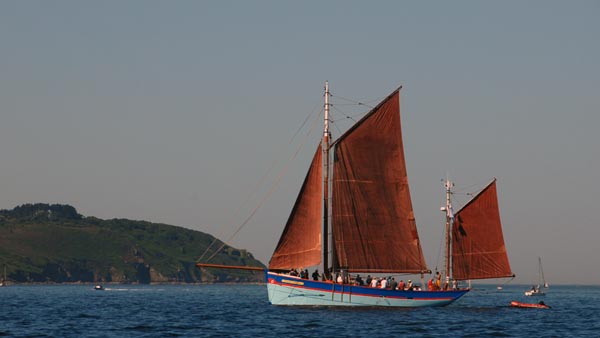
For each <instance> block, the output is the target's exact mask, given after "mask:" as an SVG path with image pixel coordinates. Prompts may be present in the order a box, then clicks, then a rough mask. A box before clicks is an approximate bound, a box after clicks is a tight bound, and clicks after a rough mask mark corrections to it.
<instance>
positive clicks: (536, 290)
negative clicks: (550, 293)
mask: <svg viewBox="0 0 600 338" xmlns="http://www.w3.org/2000/svg"><path fill="white" fill-rule="evenodd" d="M542 287H544V288H548V287H549V285H548V283H546V278H545V277H544V269H543V268H542V258H541V257H538V284H537V285H534V286H532V287H531V290H528V291H525V296H544V295H545V294H546V293H545V292H544V291H543V290H542Z"/></svg>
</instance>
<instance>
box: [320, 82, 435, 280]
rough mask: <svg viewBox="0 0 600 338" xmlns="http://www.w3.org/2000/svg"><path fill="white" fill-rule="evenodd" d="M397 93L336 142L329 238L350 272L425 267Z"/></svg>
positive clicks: (401, 270) (415, 269) (341, 263)
mask: <svg viewBox="0 0 600 338" xmlns="http://www.w3.org/2000/svg"><path fill="white" fill-rule="evenodd" d="M399 91H400V89H398V90H396V91H394V92H393V93H392V94H391V95H390V96H388V97H387V98H386V99H385V100H384V101H383V102H381V103H380V104H379V105H378V106H377V107H375V108H374V109H373V110H372V111H370V112H369V113H368V114H367V115H366V116H365V117H364V118H363V119H362V120H360V121H359V122H358V123H357V124H356V125H355V126H354V127H353V128H352V129H350V130H348V131H347V132H346V133H345V134H344V135H342V136H341V137H340V138H339V139H338V140H337V141H336V143H335V146H336V148H335V155H334V168H333V182H332V185H333V195H332V204H333V211H332V221H333V223H332V227H333V237H334V243H335V250H336V257H337V262H338V265H339V266H340V267H343V268H347V269H349V270H350V271H361V272H412V273H418V272H421V271H423V270H426V265H425V260H424V258H423V251H422V249H421V244H420V241H419V235H418V233H417V228H416V223H415V217H414V213H413V208H412V202H411V199H410V191H409V188H408V179H407V175H406V166H405V163H404V150H403V146H402V132H401V129H400V94H399Z"/></svg>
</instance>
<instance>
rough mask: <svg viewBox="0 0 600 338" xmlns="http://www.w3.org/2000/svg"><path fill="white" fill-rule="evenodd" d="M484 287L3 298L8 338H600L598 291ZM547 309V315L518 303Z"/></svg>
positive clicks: (51, 293)
mask: <svg viewBox="0 0 600 338" xmlns="http://www.w3.org/2000/svg"><path fill="white" fill-rule="evenodd" d="M526 289H527V286H516V285H515V286H507V287H505V288H504V290H503V291H501V292H498V291H496V289H495V286H483V287H482V286H478V287H475V289H474V290H473V291H471V292H470V293H468V294H467V295H466V296H464V297H463V298H461V299H460V300H459V301H457V302H455V303H454V304H452V305H450V306H448V307H444V308H416V309H374V308H370V309H339V308H300V307H276V306H272V305H270V304H269V303H268V301H267V293H266V287H265V286H264V285H194V286H181V285H179V286H164V285H158V286H131V285H112V286H108V287H107V290H105V291H94V290H93V289H92V286H91V285H53V286H46V285H44V286H38V285H36V286H8V287H4V288H0V336H7V337H169V336H184V337H272V336H275V335H278V336H289V337H375V336H379V337H399V336H420V337H484V336H485V337H490V336H491V337H600V315H599V310H600V306H599V305H598V304H600V287H589V286H585V287H583V286H551V288H550V289H549V291H548V293H547V295H546V296H545V297H539V298H536V299H533V298H531V297H525V296H523V291H525V290H526ZM538 299H543V300H544V301H545V302H546V304H548V305H551V306H552V308H551V309H549V310H540V309H516V308H511V307H509V306H508V304H509V303H510V301H511V300H519V301H530V302H531V301H536V300H538Z"/></svg>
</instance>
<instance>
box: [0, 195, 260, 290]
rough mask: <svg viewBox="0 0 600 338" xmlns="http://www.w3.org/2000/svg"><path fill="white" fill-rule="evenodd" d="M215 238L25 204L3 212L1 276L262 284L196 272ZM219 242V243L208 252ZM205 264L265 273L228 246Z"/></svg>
mask: <svg viewBox="0 0 600 338" xmlns="http://www.w3.org/2000/svg"><path fill="white" fill-rule="evenodd" d="M213 240H214V237H213V236H211V235H208V234H205V233H202V232H199V231H194V230H189V229H185V228H182V227H177V226H172V225H167V224H157V223H150V222H144V221H131V220H126V219H112V220H101V219H98V218H95V217H83V216H82V215H80V214H78V213H77V211H76V210H75V208H73V207H72V206H69V205H58V204H53V205H48V204H26V205H22V206H19V207H16V208H14V209H12V210H0V276H1V274H2V271H3V268H2V267H4V266H6V273H7V280H8V281H9V282H14V283H30V282H57V283H63V282H89V283H92V282H116V283H197V282H264V275H263V273H261V272H255V271H241V270H221V269H198V268H197V267H196V266H195V262H196V260H197V259H198V258H199V257H200V256H201V255H202V254H203V253H204V251H205V250H206V248H207V247H208V246H209V245H210V243H211V242H212V241H213ZM222 244H223V242H221V241H219V240H217V243H215V244H214V245H213V246H212V250H216V249H218V248H219V247H221V245H222ZM213 252H214V251H211V252H210V253H209V254H208V255H207V256H210V255H212V253H213ZM210 263H213V264H226V265H247V266H260V267H264V265H263V264H262V263H261V262H259V261H258V260H256V259H255V258H254V257H253V256H252V254H251V253H249V252H247V251H246V250H239V249H236V248H233V247H230V246H225V248H224V249H223V250H222V251H221V252H219V253H218V254H217V255H216V256H215V257H214V258H213V259H212V260H211V261H210Z"/></svg>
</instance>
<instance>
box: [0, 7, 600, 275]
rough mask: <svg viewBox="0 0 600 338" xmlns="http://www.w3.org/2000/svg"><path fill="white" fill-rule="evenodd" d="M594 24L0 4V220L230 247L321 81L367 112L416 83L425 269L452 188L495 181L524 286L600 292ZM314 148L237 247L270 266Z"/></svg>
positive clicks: (414, 117)
mask: <svg viewBox="0 0 600 338" xmlns="http://www.w3.org/2000/svg"><path fill="white" fill-rule="evenodd" d="M599 17H600V2H598V1H503V2H490V1H456V2H448V1H414V2H399V1H369V2H367V1H360V2H359V1H306V2H304V1H303V2H299V1H95V2H92V1H2V2H0V51H1V53H0V103H1V104H0V158H1V159H2V160H1V161H0V208H3V209H8V208H13V207H15V206H16V205H20V204H22V203H33V202H45V203H68V204H72V205H73V206H75V207H76V208H77V209H78V210H79V211H80V213H82V214H84V215H86V216H97V217H100V218H129V219H141V220H148V221H152V222H163V223H168V224H175V225H180V226H185V227H189V228H192V229H197V230H200V231H204V232H207V233H210V234H213V235H215V236H217V237H219V238H221V239H226V238H228V237H229V236H230V235H231V234H232V233H233V231H235V229H236V228H237V226H238V225H239V224H240V223H241V222H242V221H243V219H244V218H245V217H246V216H247V215H248V213H249V212H250V211H251V210H252V209H253V208H254V207H255V206H256V205H257V204H258V203H259V202H260V200H261V198H262V196H264V194H265V193H266V191H267V190H268V188H269V185H268V184H267V185H264V186H262V188H261V189H259V190H258V191H257V192H256V194H255V195H254V196H253V197H252V198H251V199H250V201H249V202H245V201H246V199H247V196H248V195H249V194H250V193H252V192H253V191H255V186H256V185H257V183H258V182H259V180H260V178H261V177H262V176H263V174H264V173H265V172H266V171H267V169H269V168H270V167H271V166H272V164H273V163H278V164H277V165H276V168H275V169H273V170H272V171H271V173H270V174H269V175H268V178H267V179H266V180H265V182H273V181H274V180H275V179H276V177H277V175H278V174H279V172H281V171H283V168H284V166H283V164H281V163H283V162H274V161H275V160H282V159H283V160H285V159H287V158H289V157H290V156H291V153H292V152H293V151H294V149H296V148H295V147H296V146H297V145H298V144H302V143H301V142H304V141H302V140H303V139H305V138H306V137H305V135H306V134H301V136H299V137H297V138H296V139H295V140H294V142H296V143H295V144H294V145H287V142H288V141H289V140H290V139H291V137H292V135H293V134H294V132H295V131H296V130H297V129H298V127H299V126H300V125H301V124H302V121H303V120H304V119H305V117H306V116H307V115H308V114H309V113H310V112H311V111H314V110H315V109H316V110H317V113H318V110H319V109H320V108H321V105H322V88H323V83H324V81H325V80H329V81H330V86H331V91H332V93H333V94H334V95H338V96H339V97H344V98H351V99H355V100H365V101H369V102H370V101H372V100H374V99H381V98H383V97H384V96H386V95H387V94H389V93H390V92H391V91H392V90H394V89H395V88H396V87H397V86H399V85H403V86H404V89H403V90H402V92H401V94H402V99H401V105H402V107H401V110H402V123H403V129H404V142H405V147H406V158H407V161H408V164H407V167H408V174H409V182H410V184H411V191H412V194H413V205H414V207H415V213H416V217H417V226H418V228H419V231H420V235H421V240H422V243H423V248H424V251H425V255H426V260H427V262H428V265H429V266H430V268H435V266H436V263H437V261H438V259H437V254H438V252H439V245H440V243H441V237H440V236H441V229H442V227H443V224H442V222H443V219H442V217H443V215H442V214H441V213H440V211H439V207H440V206H441V203H442V201H443V186H442V183H441V182H440V179H442V178H444V177H445V176H446V174H447V173H448V174H449V175H450V176H451V177H452V178H453V179H454V180H455V181H456V182H457V185H458V186H459V187H469V186H471V185H476V186H479V187H482V186H483V185H484V184H485V183H486V182H488V181H489V180H490V179H491V178H492V177H497V178H498V190H499V194H500V208H501V213H502V220H503V223H504V233H505V238H506V243H507V248H508V250H509V258H510V261H511V264H512V267H513V270H514V271H515V272H516V273H517V275H518V278H517V280H516V282H522V283H531V282H533V281H534V280H535V278H536V273H537V257H538V256H542V258H543V262H544V269H545V272H546V276H547V279H548V280H549V282H550V283H581V284H600V272H599V271H600V260H598V259H597V253H598V250H599V249H600V244H599V243H598V241H599V240H600V214H599V212H598V205H599V204H598V195H599V191H600V189H599V188H600V183H599V182H600V179H599V178H598V173H600V150H599V146H600V133H599V131H598V128H600V103H599V99H598V97H599V93H600V65H599V61H598V60H600V43H598V37H599V36H600V20H598V18H599ZM336 108H337V110H335V111H334V114H336V113H339V112H343V111H344V109H346V108H345V106H343V105H339V106H336ZM348 109H350V108H348ZM338 117H339V115H338ZM311 121H313V120H311ZM340 125H341V124H340ZM336 128H337V127H336ZM334 131H336V130H335V128H334ZM315 135H318V131H316V132H314V131H313V133H312V135H311V136H315ZM315 142H316V140H313V141H309V142H308V143H306V144H304V146H303V147H302V151H301V152H300V153H299V155H298V157H297V158H296V159H295V161H293V162H292V164H290V167H289V169H288V170H285V176H284V177H283V179H282V181H281V183H280V184H279V186H278V190H277V191H276V192H275V193H274V194H273V195H272V196H271V197H270V198H269V199H268V200H267V201H266V203H264V205H263V206H262V207H261V209H260V210H259V211H258V212H257V214H256V216H255V217H254V218H253V219H252V220H251V221H250V222H249V223H248V224H247V225H246V226H245V227H244V228H243V230H242V231H241V232H240V233H239V234H238V235H237V236H236V237H235V238H234V239H233V240H232V241H231V244H232V245H234V246H236V247H240V248H246V249H248V250H249V251H251V252H253V253H254V254H255V255H256V256H257V257H258V258H259V259H261V260H262V261H263V262H265V263H266V262H268V260H269V258H270V254H271V253H272V251H273V249H274V247H275V245H276V243H277V240H278V238H279V234H280V232H281V230H282V228H283V225H284V223H285V220H286V218H287V216H288V214H289V211H290V209H291V206H292V203H293V201H294V199H295V197H296V193H297V190H298V188H299V184H300V182H301V180H302V179H303V177H304V174H305V170H306V168H307V166H308V161H309V160H310V157H311V155H312V153H313V151H314V146H315V144H316V143H315Z"/></svg>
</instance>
